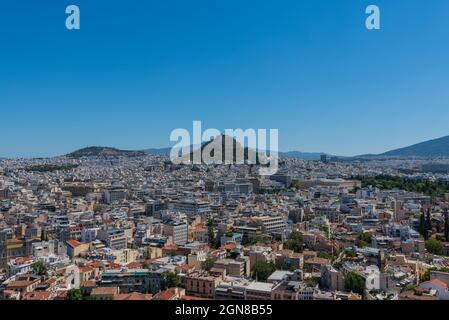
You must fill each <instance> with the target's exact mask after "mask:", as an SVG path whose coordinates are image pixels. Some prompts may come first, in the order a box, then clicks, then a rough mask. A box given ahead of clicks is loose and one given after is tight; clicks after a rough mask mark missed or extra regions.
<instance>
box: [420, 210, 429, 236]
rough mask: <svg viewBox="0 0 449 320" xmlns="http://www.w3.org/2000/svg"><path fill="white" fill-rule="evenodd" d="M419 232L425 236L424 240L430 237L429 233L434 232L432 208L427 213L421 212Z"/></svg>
mask: <svg viewBox="0 0 449 320" xmlns="http://www.w3.org/2000/svg"><path fill="white" fill-rule="evenodd" d="M419 233H420V234H421V235H422V236H423V237H424V240H427V239H429V234H432V222H431V220H430V210H427V213H426V214H424V212H422V213H421V216H420V218H419Z"/></svg>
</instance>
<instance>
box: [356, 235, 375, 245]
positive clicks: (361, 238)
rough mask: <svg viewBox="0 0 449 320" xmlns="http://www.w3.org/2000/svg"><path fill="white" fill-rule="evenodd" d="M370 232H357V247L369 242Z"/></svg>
mask: <svg viewBox="0 0 449 320" xmlns="http://www.w3.org/2000/svg"><path fill="white" fill-rule="evenodd" d="M371 238H372V237H371V234H370V233H368V232H362V233H359V234H358V236H357V240H356V245H357V247H359V248H364V247H366V246H368V245H369V244H371Z"/></svg>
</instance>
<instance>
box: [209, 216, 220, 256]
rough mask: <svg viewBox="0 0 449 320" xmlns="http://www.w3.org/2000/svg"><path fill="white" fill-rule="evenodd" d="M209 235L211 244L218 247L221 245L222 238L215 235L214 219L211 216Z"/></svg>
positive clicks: (212, 246)
mask: <svg viewBox="0 0 449 320" xmlns="http://www.w3.org/2000/svg"><path fill="white" fill-rule="evenodd" d="M207 235H208V238H209V246H210V247H211V248H215V249H218V248H219V247H220V239H217V238H216V237H215V230H214V221H213V220H212V219H211V218H209V219H208V220H207Z"/></svg>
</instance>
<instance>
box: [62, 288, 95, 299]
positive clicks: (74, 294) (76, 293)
mask: <svg viewBox="0 0 449 320" xmlns="http://www.w3.org/2000/svg"><path fill="white" fill-rule="evenodd" d="M67 300H96V298H95V297H94V296H83V294H82V292H81V290H80V289H70V290H69V291H67Z"/></svg>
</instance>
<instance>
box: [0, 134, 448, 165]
mask: <svg viewBox="0 0 449 320" xmlns="http://www.w3.org/2000/svg"><path fill="white" fill-rule="evenodd" d="M212 141H213V140H212ZM212 141H209V142H205V143H203V144H202V146H201V149H202V150H203V149H204V148H205V147H206V146H208V145H209V144H210V143H211V142H212ZM237 147H242V146H240V144H236V142H235V141H234V151H235V149H236V148H237ZM198 148H199V145H198V146H191V147H190V150H196V149H198ZM170 150H171V148H152V149H146V150H140V151H133V150H119V149H116V148H110V147H87V148H83V149H80V150H77V151H74V152H72V153H69V154H68V155H66V156H67V157H71V158H80V157H89V156H127V157H138V156H143V155H145V154H152V155H164V156H168V155H169V154H170ZM248 152H255V151H249V150H248V148H244V154H245V159H247V157H248ZM323 154H325V153H324V152H300V151H288V152H279V156H280V157H284V158H294V159H301V160H319V159H320V157H321V155H323ZM187 156H189V157H191V153H190V154H189V155H187ZM436 157H449V136H446V137H442V138H438V139H433V140H429V141H425V142H421V143H418V144H414V145H411V146H408V147H405V148H400V149H395V150H391V151H388V152H385V153H381V154H365V155H359V156H355V157H340V156H338V158H340V159H342V160H352V159H375V158H400V159H407V158H436ZM0 159H1V158H0Z"/></svg>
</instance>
